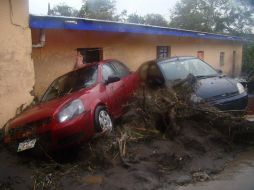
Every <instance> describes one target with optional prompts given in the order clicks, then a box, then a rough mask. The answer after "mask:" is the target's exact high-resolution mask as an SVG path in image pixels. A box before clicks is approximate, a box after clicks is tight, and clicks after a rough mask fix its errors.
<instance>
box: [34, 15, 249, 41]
mask: <svg viewBox="0 0 254 190" xmlns="http://www.w3.org/2000/svg"><path fill="white" fill-rule="evenodd" d="M29 16H30V21H29V25H30V28H34V29H36V28H37V29H70V30H88V31H104V32H121V33H123V32H126V33H140V34H148V35H166V36H176V37H192V38H201V39H214V40H224V41H237V42H244V41H245V40H244V38H242V37H239V36H230V35H226V34H216V33H209V32H201V31H195V30H185V29H178V28H170V27H161V26H153V25H145V24H136V23H123V22H117V21H107V20H97V19H89V18H79V17H65V16H48V15H47V16H40V15H32V14H30V15H29Z"/></svg>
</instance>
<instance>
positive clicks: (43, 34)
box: [32, 30, 46, 48]
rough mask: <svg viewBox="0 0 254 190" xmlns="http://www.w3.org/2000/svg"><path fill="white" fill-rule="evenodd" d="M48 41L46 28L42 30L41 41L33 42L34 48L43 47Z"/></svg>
mask: <svg viewBox="0 0 254 190" xmlns="http://www.w3.org/2000/svg"><path fill="white" fill-rule="evenodd" d="M45 42H46V35H45V31H44V30H40V43H38V44H33V45H32V47H33V48H43V47H44V46H45Z"/></svg>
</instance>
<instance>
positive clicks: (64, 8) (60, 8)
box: [48, 3, 78, 17]
mask: <svg viewBox="0 0 254 190" xmlns="http://www.w3.org/2000/svg"><path fill="white" fill-rule="evenodd" d="M48 12H49V15H55V16H71V17H77V16H78V10H77V9H74V8H72V7H70V6H68V5H66V4H64V3H61V4H59V5H56V6H54V7H53V9H52V10H50V8H49V11H48Z"/></svg>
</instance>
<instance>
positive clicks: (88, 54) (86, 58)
mask: <svg viewBox="0 0 254 190" xmlns="http://www.w3.org/2000/svg"><path fill="white" fill-rule="evenodd" d="M77 51H79V52H80V53H81V55H82V56H83V63H84V64H86V63H93V62H98V61H101V60H102V59H103V56H102V55H103V52H102V48H78V49H77Z"/></svg>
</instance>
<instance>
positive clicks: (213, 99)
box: [206, 92, 239, 102]
mask: <svg viewBox="0 0 254 190" xmlns="http://www.w3.org/2000/svg"><path fill="white" fill-rule="evenodd" d="M238 94H239V92H231V93H225V94H220V95H217V96H213V97H210V98H207V99H206V101H207V102H213V101H216V100H221V99H224V98H230V97H233V96H237V95H238Z"/></svg>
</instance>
